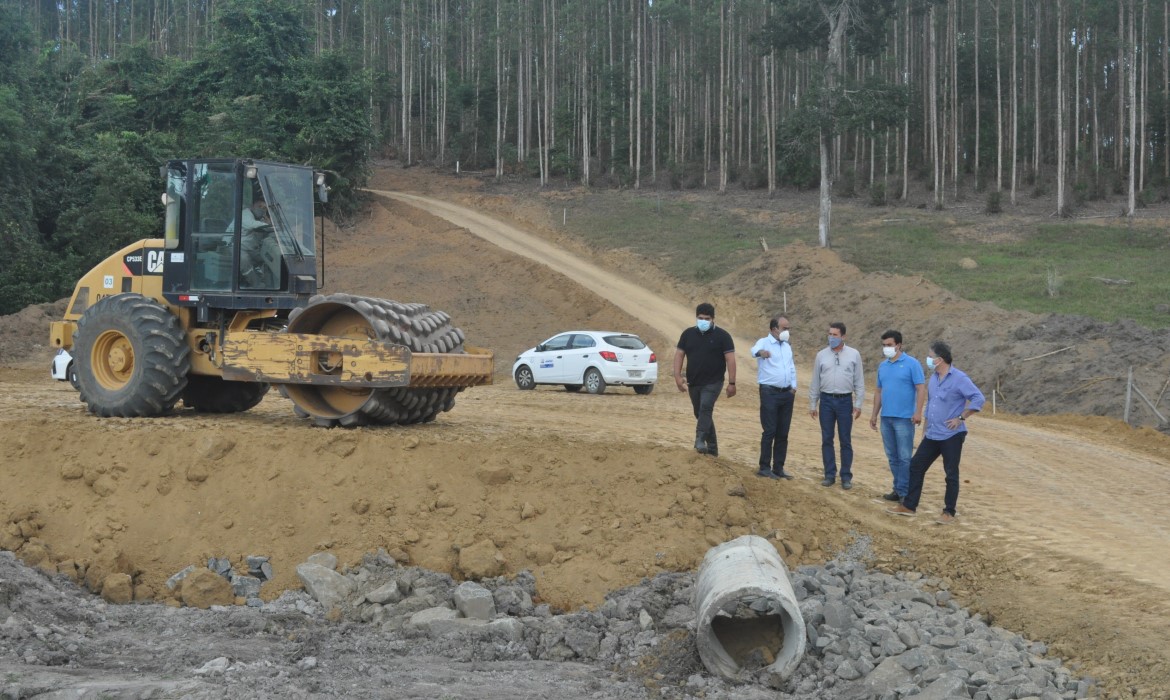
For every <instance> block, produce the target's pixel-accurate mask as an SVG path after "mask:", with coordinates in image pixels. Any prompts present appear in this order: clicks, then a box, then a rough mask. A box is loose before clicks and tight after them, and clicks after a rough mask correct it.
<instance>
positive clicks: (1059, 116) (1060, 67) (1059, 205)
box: [1056, 0, 1068, 217]
mask: <svg viewBox="0 0 1170 700" xmlns="http://www.w3.org/2000/svg"><path fill="white" fill-rule="evenodd" d="M1064 4H1065V0H1056V36H1057V41H1056V215H1057V216H1061V217H1063V216H1067V215H1068V205H1067V204H1066V203H1065V198H1064V197H1065V196H1064V173H1065V160H1066V158H1067V156H1066V155H1065V135H1064Z"/></svg>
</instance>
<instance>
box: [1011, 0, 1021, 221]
mask: <svg viewBox="0 0 1170 700" xmlns="http://www.w3.org/2000/svg"><path fill="white" fill-rule="evenodd" d="M1017 24H1018V22H1017V20H1016V0H1012V187H1011V192H1012V196H1011V200H1012V204H1015V203H1016V183H1017V182H1019V177H1018V165H1019V162H1020V83H1019V78H1018V76H1017V74H1016V66H1017V64H1018V63H1019V61H1018V57H1017V56H1016V47H1017V46H1018V41H1017V39H1018V32H1017V31H1016V27H1017Z"/></svg>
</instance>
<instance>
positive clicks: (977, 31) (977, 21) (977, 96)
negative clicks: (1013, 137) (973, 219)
mask: <svg viewBox="0 0 1170 700" xmlns="http://www.w3.org/2000/svg"><path fill="white" fill-rule="evenodd" d="M980 2H981V0H975V190H976V191H978V190H979V183H980V176H981V174H982V173H980V172H979V136H980V134H979V3H980Z"/></svg>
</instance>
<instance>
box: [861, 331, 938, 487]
mask: <svg viewBox="0 0 1170 700" xmlns="http://www.w3.org/2000/svg"><path fill="white" fill-rule="evenodd" d="M882 354H883V355H885V357H886V360H885V362H882V363H880V364H879V365H878V369H877V390H876V391H875V392H874V395H873V413H872V414H871V415H870V417H869V427H870V428H872V429H874V430H877V429H878V419H879V418H880V419H881V425H882V444H883V445H885V448H886V459H888V460H889V462H890V473H891V474H893V475H894V489H893V490H892V491H890V492H889V493H887V494H886V495H885V496H882V498H884V499H886V500H887V501H901V500H902V497H903V496H905V495H906V492H907V490H908V489H909V486H910V457H911V455H913V454H914V426H916V425H920V424H921V423H922V404H924V403H926V381H925V375H924V374H923V373H922V364H921V363H920V362H918V360H916V359H914V358H913V357H911V356H909V355H907V354H906V353H904V352H902V334H901V333H899V332H898V331H894V330H890V331H886V332H885V333H882Z"/></svg>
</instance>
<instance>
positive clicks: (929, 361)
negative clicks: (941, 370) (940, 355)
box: [926, 357, 938, 369]
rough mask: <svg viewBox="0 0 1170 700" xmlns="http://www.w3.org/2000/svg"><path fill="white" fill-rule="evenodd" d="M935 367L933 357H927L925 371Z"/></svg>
mask: <svg viewBox="0 0 1170 700" xmlns="http://www.w3.org/2000/svg"><path fill="white" fill-rule="evenodd" d="M935 367H938V365H936V364H935V363H934V358H933V357H927V358H926V368H927V369H934V368H935Z"/></svg>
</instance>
